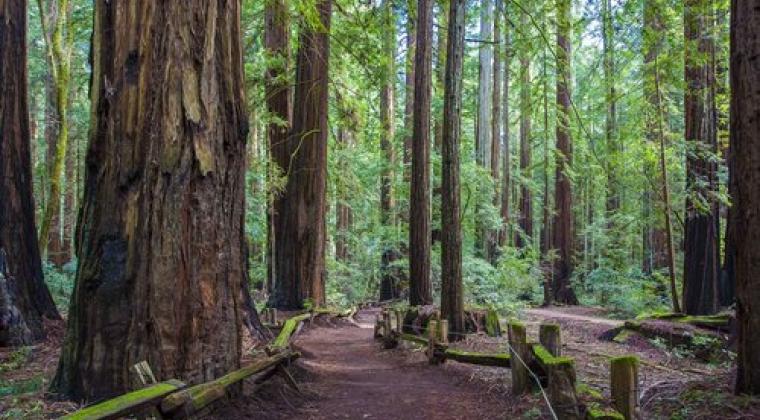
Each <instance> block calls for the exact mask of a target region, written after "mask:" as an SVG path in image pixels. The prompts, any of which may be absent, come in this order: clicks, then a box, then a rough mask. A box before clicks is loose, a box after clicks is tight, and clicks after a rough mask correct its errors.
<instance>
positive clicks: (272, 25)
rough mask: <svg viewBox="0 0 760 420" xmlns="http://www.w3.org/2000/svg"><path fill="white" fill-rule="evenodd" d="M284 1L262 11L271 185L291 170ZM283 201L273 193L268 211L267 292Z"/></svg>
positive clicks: (287, 30)
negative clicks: (266, 63)
mask: <svg viewBox="0 0 760 420" xmlns="http://www.w3.org/2000/svg"><path fill="white" fill-rule="evenodd" d="M286 1H287V0H268V1H267V4H266V10H265V27H264V48H265V50H266V53H267V54H268V55H269V61H268V63H269V66H268V67H267V69H266V74H265V79H264V80H265V81H264V87H265V90H266V101H267V112H269V117H270V119H271V120H270V122H269V125H268V127H267V137H268V139H269V148H268V150H269V165H270V167H269V173H268V178H269V181H270V185H271V184H272V181H274V178H275V177H279V176H282V175H283V174H285V173H286V172H287V171H288V169H289V166H290V155H289V154H288V150H287V148H286V145H287V140H288V133H290V127H291V123H292V120H293V117H292V114H293V106H292V104H291V91H290V83H289V80H288V77H287V74H288V69H289V67H290V66H289V62H290V22H289V19H288V6H287V2H286ZM283 205H284V201H283V199H282V196H281V194H280V193H279V192H275V193H274V197H273V198H272V202H271V204H270V205H269V207H268V223H267V235H268V247H267V248H268V255H267V257H268V258H267V290H268V291H270V292H271V291H272V290H274V285H275V284H276V283H277V274H278V273H277V271H276V268H275V264H274V259H275V250H276V246H277V242H278V238H279V236H280V233H279V232H278V231H277V227H278V226H279V223H278V222H277V220H278V216H279V215H280V214H281V213H282V211H283V208H282V206H283Z"/></svg>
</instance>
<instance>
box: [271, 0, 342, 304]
mask: <svg viewBox="0 0 760 420" xmlns="http://www.w3.org/2000/svg"><path fill="white" fill-rule="evenodd" d="M315 7H316V12H317V16H318V17H319V22H309V21H308V19H307V18H306V17H305V16H304V17H303V20H302V22H301V29H300V30H301V34H300V40H299V49H298V58H297V62H296V91H295V97H294V100H293V106H294V108H293V129H292V130H291V133H290V135H289V136H288V139H287V142H286V145H285V147H286V151H287V152H286V153H287V155H288V156H289V160H290V164H289V165H288V169H287V171H286V173H285V175H286V176H287V184H286V186H285V192H284V195H283V200H284V203H283V206H282V212H281V213H280V214H279V215H278V216H277V223H278V226H277V227H276V229H275V230H276V231H277V232H278V233H279V234H280V236H279V238H278V240H277V243H276V248H275V271H276V273H277V284H276V285H275V296H274V304H275V306H276V307H278V308H281V309H301V308H303V305H304V303H305V302H306V300H310V301H311V302H312V304H314V305H316V306H320V305H323V304H324V303H325V275H326V273H325V243H326V236H325V233H326V225H325V213H326V208H327V201H326V194H325V193H326V189H327V135H328V127H327V99H328V75H327V70H328V58H329V56H330V35H329V31H330V18H331V16H332V1H331V0H319V1H317V3H316V5H315Z"/></svg>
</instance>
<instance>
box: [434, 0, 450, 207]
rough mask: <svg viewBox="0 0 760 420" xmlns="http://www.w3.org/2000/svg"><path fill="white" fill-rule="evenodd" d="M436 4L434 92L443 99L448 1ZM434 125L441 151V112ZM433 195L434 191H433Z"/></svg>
mask: <svg viewBox="0 0 760 420" xmlns="http://www.w3.org/2000/svg"><path fill="white" fill-rule="evenodd" d="M437 3H438V19H437V22H436V26H437V27H438V30H437V32H436V33H437V39H436V46H435V48H436V55H437V56H438V57H437V60H436V65H435V91H436V94H439V95H440V96H441V97H443V91H444V86H445V84H446V48H447V47H448V42H447V41H448V39H447V38H448V35H447V34H448V33H447V30H448V29H447V28H448V26H449V0H437ZM433 119H434V120H435V125H434V127H433V136H434V140H433V145H434V146H435V150H436V151H439V152H440V150H441V142H442V141H443V111H441V112H438V113H436V115H435V117H434V118H433ZM434 194H435V190H434Z"/></svg>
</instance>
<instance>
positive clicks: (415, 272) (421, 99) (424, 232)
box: [409, 0, 433, 306]
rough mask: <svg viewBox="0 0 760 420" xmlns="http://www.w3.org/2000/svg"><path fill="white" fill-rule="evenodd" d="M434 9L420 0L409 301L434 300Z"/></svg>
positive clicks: (429, 1) (410, 201)
mask: <svg viewBox="0 0 760 420" xmlns="http://www.w3.org/2000/svg"><path fill="white" fill-rule="evenodd" d="M432 30H433V11H432V1H431V0H418V3H417V43H416V44H417V45H416V51H415V80H414V127H413V128H414V132H413V138H414V141H413V143H412V179H411V197H410V200H409V277H410V278H409V289H410V290H409V304H410V305H412V306H415V305H430V304H432V303H433V290H432V289H433V285H432V283H431V280H430V242H431V236H430V87H431V82H432V74H431V70H432V69H431V67H432V51H431V50H432V46H431V42H430V38H431V32H432Z"/></svg>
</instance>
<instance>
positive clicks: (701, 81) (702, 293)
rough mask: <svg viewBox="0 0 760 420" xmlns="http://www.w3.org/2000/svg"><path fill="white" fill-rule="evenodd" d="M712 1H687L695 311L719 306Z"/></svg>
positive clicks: (688, 230)
mask: <svg viewBox="0 0 760 420" xmlns="http://www.w3.org/2000/svg"><path fill="white" fill-rule="evenodd" d="M713 13H714V10H713V9H712V6H711V2H709V1H708V0H688V1H686V3H685V4H684V39H685V41H686V55H685V72H684V77H685V81H686V92H685V97H684V108H685V109H684V125H685V134H684V135H685V137H684V138H685V140H686V143H687V145H688V150H687V155H686V188H687V192H688V194H687V196H686V219H685V237H684V283H683V306H684V311H685V312H686V313H687V314H690V315H698V314H700V315H701V314H710V313H714V312H716V311H717V309H718V279H719V271H720V256H719V246H718V238H719V235H720V230H719V220H720V219H719V215H718V203H717V200H715V198H714V197H713V196H714V194H715V193H716V192H717V189H718V186H717V183H718V180H717V165H716V164H715V163H714V160H713V159H711V158H710V155H714V154H715V153H716V152H717V125H716V118H717V110H716V107H715V63H714V58H715V45H714V41H713V40H712V37H711V35H710V34H711V32H712V30H713V27H712V19H713V17H712V15H713Z"/></svg>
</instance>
